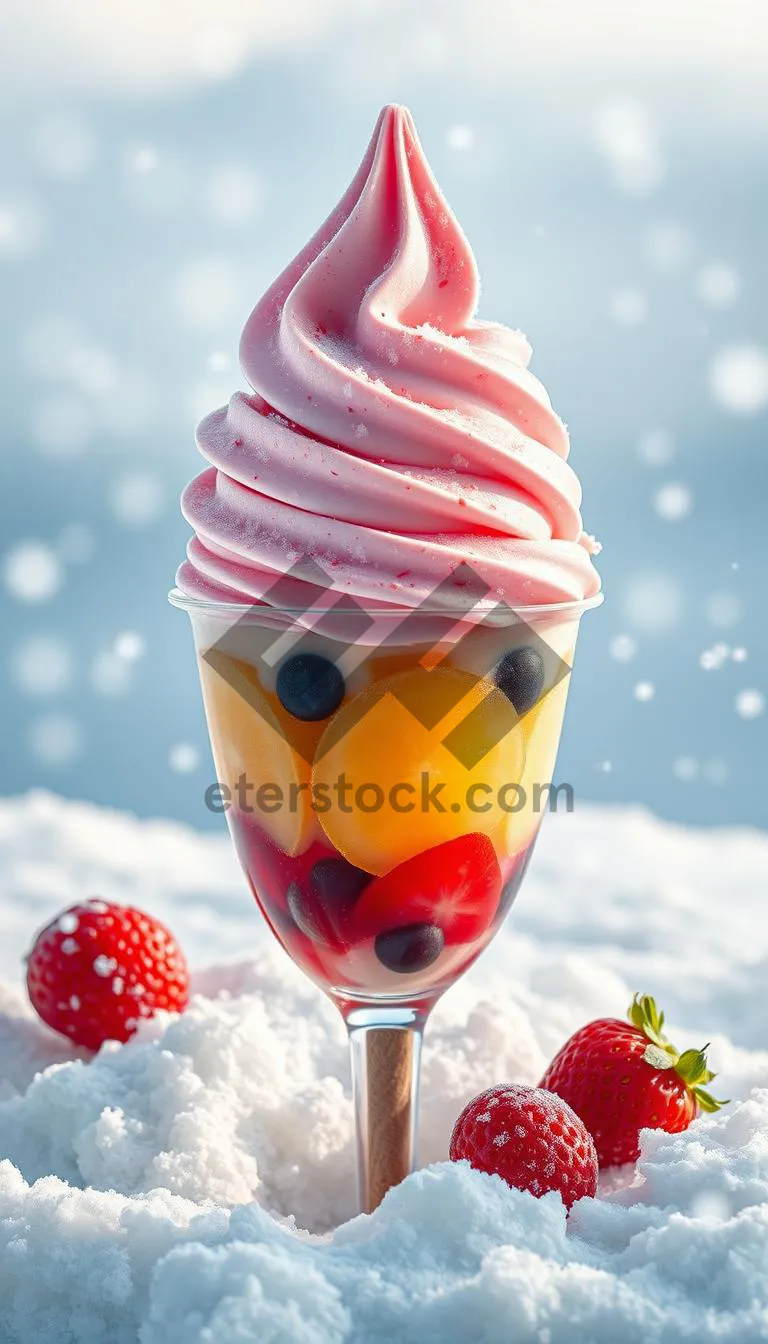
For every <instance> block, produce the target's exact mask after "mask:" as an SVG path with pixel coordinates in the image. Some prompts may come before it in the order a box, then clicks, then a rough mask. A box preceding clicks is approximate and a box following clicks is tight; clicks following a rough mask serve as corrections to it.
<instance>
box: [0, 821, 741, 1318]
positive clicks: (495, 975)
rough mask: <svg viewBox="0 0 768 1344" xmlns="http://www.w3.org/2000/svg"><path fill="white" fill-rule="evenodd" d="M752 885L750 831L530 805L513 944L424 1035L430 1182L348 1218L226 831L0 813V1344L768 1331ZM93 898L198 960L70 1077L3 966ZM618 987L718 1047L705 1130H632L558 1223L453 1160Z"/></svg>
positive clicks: (282, 980) (681, 1033)
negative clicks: (532, 835)
mask: <svg viewBox="0 0 768 1344" xmlns="http://www.w3.org/2000/svg"><path fill="white" fill-rule="evenodd" d="M766 891H768V837H767V836H764V835H761V834H758V833H756V832H748V831H741V832H739V831H735V830H731V831H725V830H724V831H720V832H714V831H708V832H695V831H687V830H684V829H682V828H678V827H672V826H669V825H666V824H663V823H661V822H659V821H656V820H654V819H653V818H652V817H650V816H648V815H647V814H645V813H642V812H639V811H633V810H629V809H620V810H614V811H612V810H608V809H605V808H589V807H586V806H583V807H582V808H581V809H580V810H579V811H578V812H576V813H574V814H573V815H572V816H570V817H569V816H560V817H550V818H549V819H548V821H547V823H546V826H545V833H544V837H543V839H542V843H541V847H540V850H539V853H538V854H537V858H536V861H535V862H534V865H533V868H532V870H531V873H530V875H529V877H528V879H527V883H526V886H525V887H524V889H523V893H522V896H521V898H520V900H519V902H518V905H517V908H516V910H515V911H514V912H513V915H512V917H511V919H510V921H509V922H508V924H507V927H506V929H505V930H504V931H503V932H502V933H501V934H500V935H499V937H498V938H497V940H496V942H495V944H494V945H493V946H492V947H491V949H490V950H489V952H488V953H487V954H486V956H485V957H484V958H483V960H482V962H481V963H480V964H479V965H478V966H476V967H475V968H474V969H473V970H472V971H471V972H470V974H469V975H468V976H467V977H466V979H465V980H464V981H463V982H461V983H460V984H459V985H458V986H457V987H456V988H455V989H454V990H453V991H451V993H450V994H449V995H448V996H447V997H446V999H445V1001H444V1002H443V1003H442V1004H441V1005H440V1006H439V1007H438V1009H437V1010H436V1012H435V1014H434V1018H433V1021H432V1023H431V1025H430V1028H429V1030H428V1034H427V1044H426V1049H425V1059H424V1077H423V1099H422V1159H423V1161H425V1162H427V1163H432V1164H435V1165H431V1166H429V1167H428V1168H427V1169H426V1170H423V1171H421V1172H420V1173H419V1174H418V1175H416V1176H414V1177H412V1178H411V1179H410V1180H408V1181H407V1182H405V1183H404V1185H403V1186H401V1187H400V1188H399V1189H398V1190H396V1191H393V1192H392V1193H391V1194H390V1195H389V1196H388V1198H387V1199H386V1200H385V1202H384V1204H383V1206H382V1207H381V1209H380V1210H379V1211H378V1212H377V1213H376V1214H374V1215H373V1216H372V1217H370V1218H353V1217H352V1214H353V1176H352V1147H351V1136H352V1130H351V1112H350V1105H349V1098H348V1073H347V1060H346V1050H345V1041H344V1037H343V1032H342V1029H341V1025H340V1022H339V1020H338V1019H337V1015H336V1013H335V1011H334V1010H333V1008H332V1007H331V1006H330V1004H328V1003H326V1001H325V1000H324V999H323V997H322V996H321V994H320V992H319V991H318V990H316V989H315V988H314V986H312V985H311V984H309V982H307V981H305V980H304V979H303V978H302V977H301V976H300V975H299V974H298V972H295V971H294V970H293V968H292V967H291V966H290V964H289V963H288V961H287V958H286V957H285V956H284V954H283V953H282V952H281V951H280V950H279V949H278V948H277V947H276V946H274V945H273V944H272V941H271V937H270V935H269V934H268V933H267V931H266V928H265V926H264V925H263V924H262V921H261V919H260V916H259V915H258V914H257V912H255V910H254V908H253V905H252V903H251V901H250V898H249V897H248V895H247V893H246V890H245V885H244V882H243V880H242V879H241V877H240V874H239V871H238V869H237V866H236V863H235V860H234V858H233V856H232V854H231V852H230V848H229V843H228V840H227V839H226V837H225V836H221V837H218V836H201V835H196V834H194V833H193V832H191V831H188V830H186V829H184V828H183V827H181V826H177V825H175V824H170V823H166V822H140V821H136V820H135V819H133V818H131V817H127V816H122V815H117V814H114V813H110V812H106V811H102V810H99V809H97V808H94V807H92V806H89V805H84V804H78V803H70V802H64V801H63V800H61V799H57V798H54V797H53V796H51V795H46V794H33V795H30V796H29V797H26V798H22V799H17V800H10V801H4V802H0V976H3V977H5V978H4V980H3V981H2V982H0V1340H2V1344H15V1342H16V1341H20V1342H21V1344H28V1342H29V1344H31V1341H35V1344H107V1341H109V1342H110V1344H134V1342H135V1341H139V1344H177V1342H178V1344H182V1341H183V1344H239V1341H246V1340H249V1341H250V1340H258V1341H259V1344H378V1342H379V1341H381V1342H382V1344H384V1341H387V1344H400V1342H401V1341H402V1344H517V1342H518V1341H520V1342H521V1344H522V1342H523V1341H524V1342H525V1344H528V1342H529V1341H530V1344H566V1341H567V1344H593V1342H594V1344H616V1341H619V1340H621V1341H622V1344H634V1342H635V1341H637V1342H638V1344H640V1341H642V1344H655V1342H658V1344H672V1341H675V1342H677V1341H679V1340H694V1339H695V1340H696V1341H698V1342H699V1344H701V1342H702V1341H704V1342H706V1341H714V1340H717V1341H728V1342H729V1344H731V1342H732V1344H751V1342H752V1341H758V1340H768V1052H766V1050H765V1049H761V1046H764V1045H765V1043H766V1026H765V994H764V989H763V986H764V984H765V981H766V977H768V920H766V917H765V905H764V903H765V893H766ZM96 894H99V895H103V896H107V897H110V898H114V899H117V900H123V901H132V902H135V903H136V904H138V905H140V906H144V907H146V908H147V909H149V910H151V911H154V912H155V913H157V914H158V915H159V916H160V917H161V918H163V919H165V920H166V921H167V922H168V923H169V925H170V926H171V928H172V929H173V930H174V932H176V934H177V936H178V937H179V938H180V940H181V941H182V943H183V945H184V946H185V947H186V949H187V951H188V954H189V956H190V959H191V961H192V963H193V965H194V966H197V967H200V968H201V969H199V970H198V973H197V976H196V989H197V996H196V998H195V1000H194V1002H193V1004H192V1006H191V1007H190V1009H189V1010H188V1012H187V1013H186V1014H185V1015H184V1017H183V1018H181V1019H166V1020H164V1021H159V1022H155V1023H152V1024H148V1025H146V1026H145V1027H144V1029H143V1034H142V1036H141V1038H140V1039H139V1040H137V1041H135V1042H133V1043H131V1044H130V1045H128V1046H124V1047H114V1048H110V1047H107V1048H106V1049H104V1050H103V1051H102V1052H101V1054H100V1055H99V1056H98V1057H97V1058H96V1059H95V1060H93V1061H92V1062H86V1061H85V1060H81V1059H76V1058H73V1057H72V1052H71V1051H70V1050H69V1049H68V1047H67V1045H66V1043H63V1042H61V1041H60V1040H58V1039H57V1038H55V1037H53V1036H52V1035H51V1034H50V1033H49V1032H48V1031H47V1030H46V1029H45V1028H44V1027H42V1026H41V1025H39V1024H38V1023H37V1022H36V1021H35V1020H34V1019H33V1017H32V1015H31V1012H30V1010H29V1009H28V1008H27V1006H26V1002H25V999H24V996H23V994H22V991H21V987H20V957H21V955H22V954H23V952H24V950H25V949H26V946H27V945H28V944H29V942H30V941H31V937H32V935H33V933H34V931H35V929H36V928H37V927H38V926H39V925H40V924H42V923H43V922H45V921H46V920H47V919H48V917H49V916H51V915H52V914H53V913H55V912H56V911H57V910H58V909H60V908H61V907H62V906H64V905H66V904H68V903H69V902H72V901H75V900H79V899H82V898H84V897H86V896H92V895H96ZM245 948H248V949H251V948H252V955H251V956H249V957H248V959H247V960H243V950H244V949H245ZM635 989H642V990H646V991H648V992H652V993H654V994H656V995H657V996H658V998H659V999H660V1000H661V1001H662V1003H663V1005H664V1006H665V1007H666V1008H667V1010H668V1016H669V1019H670V1026H671V1028H672V1029H673V1030H674V1033H675V1034H674V1038H675V1039H677V1040H678V1043H680V1044H686V1045H687V1044H697V1045H698V1044H702V1043H703V1041H704V1040H705V1039H711V1040H712V1051H711V1053H712V1058H713V1062H714V1065H715V1067H716V1068H718V1069H719V1071H720V1077H719V1078H718V1081H717V1085H716V1091H717V1092H718V1094H719V1095H725V1096H730V1097H732V1098H734V1102H733V1104H732V1105H731V1106H729V1107H728V1108H727V1109H726V1110H725V1111H724V1112H723V1113H722V1114H721V1115H719V1116H716V1117H713V1118H709V1119H706V1120H702V1121H700V1122H697V1123H696V1125H694V1127H693V1128H692V1129H691V1130H690V1131H689V1132H688V1133H687V1134H686V1135H682V1136H678V1137H670V1136H665V1135H660V1134H648V1135H647V1137H646V1140H645V1143H644V1148H643V1156H642V1158H641V1161H640V1164H639V1171H638V1176H637V1178H636V1180H635V1183H634V1184H633V1186H632V1187H631V1188H625V1189H614V1190H613V1191H610V1190H607V1191H606V1192H604V1194H603V1196H602V1197H601V1198H600V1199H598V1200H595V1201H592V1200H586V1201H582V1202H581V1204H580V1205H578V1206H577V1207H576V1208H575V1210H574V1212H573V1214H572V1216H571V1218H570V1219H569V1221H568V1224H567V1226H566V1221H565V1218H564V1214H563V1209H562V1205H561V1204H560V1201H559V1199H558V1198H556V1197H555V1196H547V1197H546V1198H545V1199H543V1200H540V1201H536V1200H534V1199H532V1198H531V1197H530V1196H529V1195H527V1194H522V1193H519V1192H516V1191H511V1190H508V1189H507V1188H506V1187H505V1186H504V1185H503V1184H502V1183H501V1182H500V1181H498V1180H497V1179H496V1178H491V1177H487V1176H484V1175H480V1174H478V1173H473V1172H470V1171H469V1170H468V1169H467V1168H464V1167H463V1166H462V1167H459V1166H452V1165H450V1164H448V1163H445V1162H444V1161H443V1159H444V1158H445V1154H446V1151H447V1140H448V1135H449V1133H450V1128H451V1125H452V1123H453V1120H454V1119H455V1117H456V1115H457V1114H458V1112H459V1110H460V1109H461V1107H462V1106H463V1104H464V1102H465V1101H466V1100H467V1099H468V1098H469V1097H470V1096H471V1095H473V1094H474V1093H476V1092H478V1091H480V1090H481V1089H482V1088H484V1087H487V1086H489V1085H491V1084H492V1083H494V1082H498V1081H503V1080H508V1079H518V1080H521V1081H536V1079H537V1077H538V1076H539V1075H540V1073H541V1071H542V1069H543V1066H544V1064H545V1062H546V1060H547V1059H548V1058H549V1057H550V1056H551V1054H552V1053H553V1052H554V1050H555V1049H556V1048H557V1047H558V1046H559V1045H560V1044H561V1042H562V1040H563V1039H564V1037H565V1036H566V1035H567V1034H568V1033H569V1032H570V1031H572V1030H573V1029H574V1028H575V1027H576V1026H578V1025H580V1024H581V1023H582V1022H584V1021H585V1020H587V1019H588V1018H589V1017H592V1016H595V1015H600V1014H605V1013H610V1014H622V1013H623V1012H624V1010H625V1008H626V1005H627V1003H628V1001H629V999H630V997H631V993H632V991H633V990H635ZM761 1088H762V1089H764V1090H762V1091H761V1090H760V1089H761ZM334 1229H335V1230H334Z"/></svg>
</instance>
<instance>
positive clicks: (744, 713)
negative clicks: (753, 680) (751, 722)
mask: <svg viewBox="0 0 768 1344" xmlns="http://www.w3.org/2000/svg"><path fill="white" fill-rule="evenodd" d="M735 703H736V713H737V714H738V715H739V717H740V718H742V719H759V717H760V715H761V714H762V713H763V712H764V710H765V696H764V695H763V693H762V691H756V690H753V689H749V690H745V691H739V694H738V695H737V696H736V702H735Z"/></svg>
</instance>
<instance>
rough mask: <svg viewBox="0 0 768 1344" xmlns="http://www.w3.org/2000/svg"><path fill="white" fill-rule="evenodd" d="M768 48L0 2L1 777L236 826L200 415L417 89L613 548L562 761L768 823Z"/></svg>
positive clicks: (736, 33) (486, 269)
mask: <svg viewBox="0 0 768 1344" xmlns="http://www.w3.org/2000/svg"><path fill="white" fill-rule="evenodd" d="M766 38H768V18H767V17H766V12H765V10H764V7H763V0H731V3H725V0H673V3H672V4H670V3H669V0H646V3H643V4H640V3H637V4H635V3H629V4H625V5H621V6H614V5H610V4H607V3H604V2H603V0H584V2H583V3H582V4H580V5H578V6H575V5H573V4H572V3H571V0H549V2H548V3H547V2H546V0H535V3H534V0H526V2H525V3H521V2H520V0H474V3H471V4H470V3H465V2H464V0H461V2H460V0H446V2H445V3H441V4H437V3H436V0H435V3H432V0H425V2H424V3H422V4H420V5H418V6H412V5H407V4H406V3H405V0H388V2H387V3H386V4H380V3H376V0H367V2H366V0H362V3H361V0H317V2H316V3H312V0H285V2H284V3H282V4H281V5H271V4H269V3H267V0H248V2H247V3H246V0H218V3H217V4H216V5H214V4H212V3H211V2H210V0H189V2H188V3H186V4H185V5H184V6H167V7H166V6H156V5H154V4H152V3H150V0H131V2H130V3H125V2H123V0H119V2H118V0H111V3H110V4H109V5H106V6H105V5H103V4H100V3H98V0H69V2H68V4H67V5H61V4H60V3H58V0H27V3H26V4H25V5H24V6H23V7H21V6H20V7H18V8H17V9H15V10H14V11H12V10H11V8H10V7H9V6H5V7H3V8H2V9H0V53H2V54H1V55H0V67H1V69H0V74H1V75H2V78H1V79H0V102H1V103H2V107H0V111H2V113H3V124H4V127H5V134H4V139H3V143H2V147H1V148H0V286H2V293H3V302H2V311H3V321H2V325H1V326H0V393H1V395H2V406H3V417H2V424H3V428H2V454H1V456H0V486H1V488H0V526H1V529H2V530H1V532H0V610H1V612H2V619H3V631H4V637H3V640H2V654H1V655H0V691H1V692H2V699H1V700H0V727H1V732H2V741H3V745H4V750H3V752H2V757H1V759H0V791H2V792H12V793H17V792H20V791H22V790H24V789H26V788H28V787H30V786H31V785H34V784H42V785H45V786H46V787H50V788H54V789H56V790H57V791H59V792H62V793H64V794H68V795H71V796H77V797H82V798H88V799H94V800H99V801H101V802H105V803H109V804H114V805H116V806H119V807H130V808H133V809H134V810H135V811H137V812H138V813H140V814H145V815H150V814H165V815H168V816H174V817H179V818H183V819H185V820H188V821H190V822H193V823H195V824H197V825H202V826H210V825H213V824H214V819H213V818H211V817H210V816H209V814H208V813H207V812H206V811H205V808H204V806H203V793H204V789H205V787H206V785H207V784H208V783H209V782H210V779H211V777H212V767H211V764H210V760H209V756H208V750H207V742H206V734H205V728H204V723H203V717H202V710H201V707H200V702H199V692H198V687H197V684H196V675H195V669H194V665H193V659H192V648H191V639H190V634H189V630H188V629H187V623H186V619H185V618H184V617H183V616H182V615H181V614H179V613H178V612H173V611H171V609H170V608H168V607H167V605H166V592H167V589H168V588H169V587H170V586H171V583H172V581H173V575H174V570H175V568H176V565H177V563H178V562H179V560H180V559H181V557H182V554H183V548H184V544H185V541H186V535H187V529H186V526H185V524H184V523H183V521H182V519H181V517H180V515H179V511H178V505H177V500H178V495H179V491H180V490H181V487H182V485H183V484H184V483H185V481H186V480H187V479H188V478H189V477H190V475H192V473H193V472H194V471H195V470H196V466H197V461H196V455H195V449H194V443H193V431H194V426H195V423H196V421H197V420H198V418H199V417H200V416H201V415H202V414H203V413H204V412H205V411H208V410H210V409H212V408H213V407H215V406H216V405H219V404H221V403H223V402H224V401H225V400H226V399H227V397H228V396H229V394H230V393H231V392H232V391H233V390H234V389H235V388H237V387H238V386H240V385H241V381H242V380H241V377H240V374H239V370H238V368H237V364H236V351H237V342H238V338H239V333H240V328H241V326H242V323H243V321H244V319H245V317H246V316H247V314H248V312H249V310H250V308H251V307H252V305H253V303H254V302H255V300H256V299H257V297H258V296H259V294H260V293H261V291H262V289H263V288H264V287H265V285H266V284H267V283H268V282H269V281H270V280H271V279H272V278H273V276H274V274H275V272H276V271H277V269H278V268H279V267H281V266H282V265H283V263H284V262H285V261H286V260H287V259H288V258H289V257H290V256H291V255H292V254H293V253H294V251H295V250H297V249H298V247H299V246H300V244H302V243H303V242H304V241H305V240H306V238H307V237H308V236H309V234H310V233H311V232H312V231H313V229H314V228H315V227H316V225H317V224H318V223H319V222H320V220H321V219H322V218H323V217H324V215H325V214H326V212H327V210H328V209H329V208H330V206H331V205H332V204H333V203H334V202H335V201H336V199H337V198H338V196H339V194H340V192H341V191H342V189H343V188H344V186H345V185H346V183H347V181H348V179H349V178H350V176H351V175H352V172H353V170H354V169H355V167H356V165H357V163H358V161H359V158H360V156H361V155H362V152H363V149H364V147H365V144H366V142H367V139H368V136H369V134H370V130H371V127H372V125H373V121H374V118H375V116H376V113H377V111H378V108H379V105H380V104H381V103H382V102H385V101H393V100H396V101H402V102H406V103H408V104H409V105H410V106H411V108H412V110H413V112H414V114H415V116H416V120H417V124H418V127H419V130H420V133H421V137H422V140H423V142H424V145H425V148H426V151H427V154H428V156H429V158H430V160H431V162H432V165H433V168H434V170H435V172H436V174H437V176H438V178H439V180H440V182H441V184H442V186H443V188H444V190H445V192H446V194H447V195H448V197H449V199H450V201H451V203H452V204H453V206H454V208H455V210H456V212H457V214H458V216H459V219H460V220H461V221H462V223H463V225H464V227H465V229H466V231H467V233H468V235H469V237H470V239H471V241H472V243H473V246H474V248H475V251H476V254H477V257H478V261H479V264H480V268H481V271H482V275H483V279H484V300H483V305H482V312H483V315H484V316H486V317H490V318H496V319H500V320H503V321H506V322H509V323H511V324H513V325H516V326H520V327H522V328H523V329H524V330H525V331H526V332H527V333H528V334H529V336H530V337H531V339H532V341H533V345H534V366H533V367H534V370H535V372H536V373H537V374H538V375H539V376H540V377H541V378H542V379H543V380H544V382H545V383H546V385H547V387H548V388H549V389H550V391H551V393H552V397H553V400H554V404H555V406H556V408H557V409H558V410H559V411H560V413H561V414H562V415H563V416H564V417H565V418H566V420H567V421H568V424H569V427H570V429H571V433H572V438H573V459H572V460H573V463H574V465H575V467H576V469H577V471H578V472H579V474H580V476H581V478H582V481H583V485H584V495H585V522H586V525H587V527H588V528H589V529H590V530H593V531H595V532H596V533H597V535H598V536H599V537H600V538H601V539H602V541H603V543H604V547H605V550H604V553H603V556H602V557H601V571H602V574H603V578H604V584H605V592H606V603H605V606H604V608H603V609H602V610H601V611H599V612H597V613H594V614H591V615H590V616H588V617H587V618H586V619H585V622H584V628H583V632H582V640H581V647H580V651H579V659H578V665H577V674H576V677H575V682H574V687H573V693H572V700H571V705H570V714H569V716H568V723H567V729H566V735H565V739H564V742H563V750H562V753H561V758H560V768H559V771H558V776H559V778H561V779H568V780H570V781H571V782H572V783H573V784H574V786H575V788H576V790H577V793H578V794H579V795H580V796H581V797H582V798H589V799H601V800H615V801H640V802H643V803H645V804H647V805H649V806H650V807H652V808H653V809H654V810H656V811H657V812H659V813H660V814H662V815H664V816H667V817H671V818H677V819H680V820H687V821H696V822H701V823H713V822H723V821H728V822H749V823H757V824H765V821H766V806H765V801H764V799H765V785H764V778H763V773H762V772H763V766H764V762H765V760H766V754H767V753H766V746H767V745H768V743H767V729H766V723H767V721H768V716H766V714H765V712H764V710H765V695H766V692H768V677H767V676H766V655H767V654H768V622H767V621H766V615H767V614H768V613H767V604H766V598H765V577H766V535H765V499H766V491H767V490H768V455H767V454H766V426H767V425H768V315H767V313H768V309H767V308H766V278H767V277H766V271H767V268H768V263H767V261H766V244H765V237H766V233H765V216H766V208H767V206H768V188H767V187H766V183H767V182H768V136H767V135H766V130H767V129H768V93H766V87H765V81H764V70H763V53H764V50H765V41H766ZM761 585H762V588H763V593H762V595H761V591H760V589H761Z"/></svg>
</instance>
